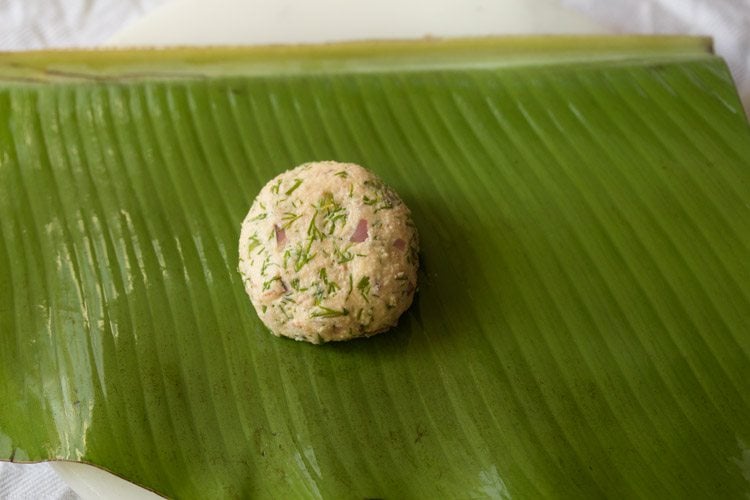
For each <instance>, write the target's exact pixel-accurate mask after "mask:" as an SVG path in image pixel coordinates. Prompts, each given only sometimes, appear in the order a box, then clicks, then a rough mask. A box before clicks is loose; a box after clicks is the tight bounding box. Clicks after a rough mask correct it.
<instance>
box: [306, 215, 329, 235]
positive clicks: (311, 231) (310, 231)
mask: <svg viewBox="0 0 750 500" xmlns="http://www.w3.org/2000/svg"><path fill="white" fill-rule="evenodd" d="M316 215H317V212H316V213H315V215H313V216H312V218H311V219H310V225H308V226H307V235H308V236H309V237H310V241H311V242H312V241H315V240H323V238H324V237H325V235H324V234H323V233H322V232H321V231H320V229H318V226H316V225H315V216H316Z"/></svg>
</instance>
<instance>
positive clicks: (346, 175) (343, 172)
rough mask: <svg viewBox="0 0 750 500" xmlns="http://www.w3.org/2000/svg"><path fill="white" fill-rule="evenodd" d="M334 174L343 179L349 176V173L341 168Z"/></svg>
mask: <svg viewBox="0 0 750 500" xmlns="http://www.w3.org/2000/svg"><path fill="white" fill-rule="evenodd" d="M333 175H335V176H336V177H341V178H342V179H346V178H348V177H349V174H347V173H346V170H340V171H338V172H336V173H335V174H333Z"/></svg>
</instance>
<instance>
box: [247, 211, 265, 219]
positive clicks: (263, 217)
mask: <svg viewBox="0 0 750 500" xmlns="http://www.w3.org/2000/svg"><path fill="white" fill-rule="evenodd" d="M266 217H268V214H267V213H266V212H263V213H261V214H258V215H256V216H255V217H253V218H252V219H250V220H263V219H265V218H266Z"/></svg>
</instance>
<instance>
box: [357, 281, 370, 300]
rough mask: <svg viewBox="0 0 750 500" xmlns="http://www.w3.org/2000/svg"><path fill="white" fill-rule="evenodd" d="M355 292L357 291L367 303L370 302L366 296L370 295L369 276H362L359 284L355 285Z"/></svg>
mask: <svg viewBox="0 0 750 500" xmlns="http://www.w3.org/2000/svg"><path fill="white" fill-rule="evenodd" d="M357 290H359V293H360V294H362V297H363V298H364V299H365V300H366V301H367V302H370V298H369V297H368V295H370V277H369V276H363V277H362V279H360V280H359V283H357Z"/></svg>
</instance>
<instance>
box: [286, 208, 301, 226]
mask: <svg viewBox="0 0 750 500" xmlns="http://www.w3.org/2000/svg"><path fill="white" fill-rule="evenodd" d="M300 217H302V215H300V214H295V213H292V212H286V213H285V214H284V215H283V216H281V220H282V221H284V224H283V225H282V226H281V227H283V228H284V229H289V227H290V226H291V225H292V224H294V223H295V221H297V219H299V218H300Z"/></svg>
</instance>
